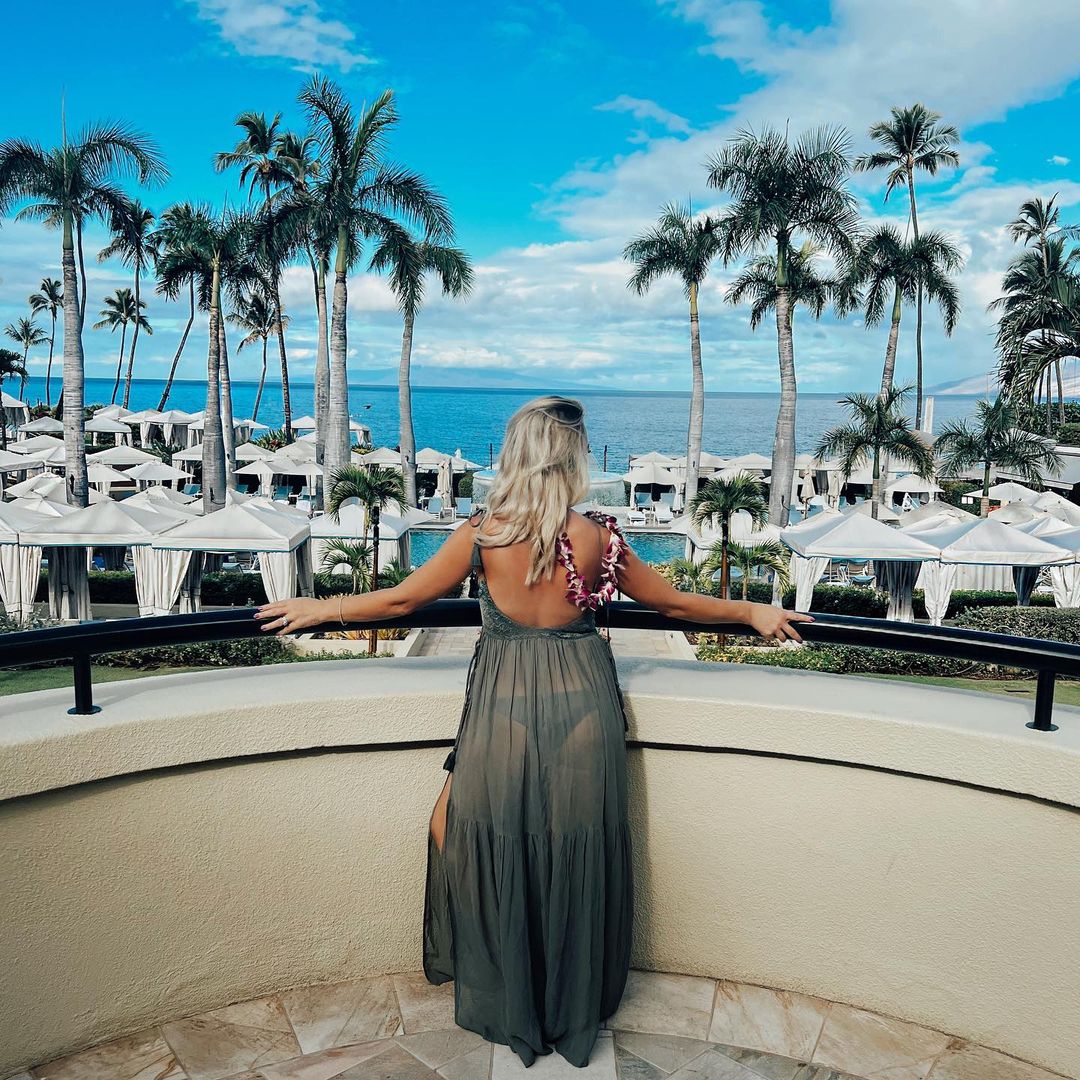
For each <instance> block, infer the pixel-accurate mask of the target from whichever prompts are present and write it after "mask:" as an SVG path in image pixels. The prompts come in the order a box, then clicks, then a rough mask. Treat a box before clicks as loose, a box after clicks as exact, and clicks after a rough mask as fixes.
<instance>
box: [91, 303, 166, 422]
mask: <svg viewBox="0 0 1080 1080" xmlns="http://www.w3.org/2000/svg"><path fill="white" fill-rule="evenodd" d="M145 307H146V302H145V301H144V300H140V301H139V302H138V304H136V302H135V296H134V294H133V293H132V291H131V290H130V289H117V290H116V292H115V293H114V294H113V295H112V296H106V297H105V306H104V307H103V308H102V309H101V318H100V320H99V321H98V322H96V323H94V329H95V330H104V329H108V330H109V332H110V333H113V334H115V333H116V328H117V327H118V326H119V327H120V354H119V355H118V356H117V358H116V380H115V382H114V383H113V391H112V397H111V398H110V399H109V404H110V405H111V404H114V403H115V402H116V395H117V393H119V391H120V375H121V373H122V372H123V370H124V342H125V340H126V338H127V328H128V327H129V326H141V327H142V329H144V330H145V331H146V332H147V334H150V335H152V334H153V333H154V331H153V330H152V329H151V327H150V323H149V322H147V319H146V316H145V315H144V314H143V310H144V309H145ZM125 408H126V406H125Z"/></svg>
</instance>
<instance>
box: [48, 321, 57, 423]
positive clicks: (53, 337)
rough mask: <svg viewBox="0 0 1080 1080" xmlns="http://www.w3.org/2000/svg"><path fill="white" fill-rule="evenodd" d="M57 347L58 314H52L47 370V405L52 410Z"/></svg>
mask: <svg viewBox="0 0 1080 1080" xmlns="http://www.w3.org/2000/svg"><path fill="white" fill-rule="evenodd" d="M55 347H56V312H55V311H53V313H52V334H51V335H50V337H49V366H48V367H47V368H45V405H46V407H48V408H50V409H51V408H52V360H53V349H54V348H55Z"/></svg>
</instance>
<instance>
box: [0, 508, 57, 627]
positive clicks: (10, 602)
mask: <svg viewBox="0 0 1080 1080" xmlns="http://www.w3.org/2000/svg"><path fill="white" fill-rule="evenodd" d="M51 520H52V519H51V518H47V517H45V516H43V515H41V514H35V513H34V512H33V511H30V510H23V509H20V508H19V507H18V506H16V505H15V504H14V503H0V601H3V604H4V610H5V611H6V612H7V614H8V617H9V618H11V619H14V620H15V621H17V622H23V621H25V620H26V619H28V618H29V617H30V616H31V615H32V614H33V611H34V597H35V596H37V590H38V582H39V581H40V580H41V548H40V547H39V546H38V545H36V544H29V543H26V544H24V543H22V542H21V541H20V536H19V534H20V533H23V532H27V531H29V530H34V529H39V528H46V527H47V526H48V524H49V522H50V521H51Z"/></svg>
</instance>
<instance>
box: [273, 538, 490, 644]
mask: <svg viewBox="0 0 1080 1080" xmlns="http://www.w3.org/2000/svg"><path fill="white" fill-rule="evenodd" d="M475 532H476V527H475V526H474V525H473V524H472V523H471V522H470V521H463V522H462V523H461V525H460V526H459V527H458V528H456V529H455V530H454V531H453V532H452V533H451V534H450V536H449V538H448V539H447V540H446V542H445V543H444V544H443V545H442V546H441V547H440V548H439V550H438V551H437V552H435V554H434V555H433V556H432V557H431V558H430V559H428V561H427V562H425V563H424V564H423V566H421V567H420V568H419V569H417V570H414V571H413V572H412V573H411V574H410V575H409V576H408V577H407V578H406V579H405V580H404V581H402V582H401V583H400V584H399V585H395V586H394V587H393V588H392V589H378V590H376V591H375V592H369V593H359V594H353V595H351V596H345V597H338V596H329V597H326V598H325V599H322V600H316V599H314V598H312V597H309V596H297V597H294V598H293V599H291V600H281V601H279V602H278V603H276V604H263V605H262V607H260V608H259V610H258V611H256V612H255V618H256V619H261V620H263V627H262V628H263V630H275V631H277V633H278V634H282V633H290V634H291V633H294V632H295V631H297V630H304V629H306V628H307V627H309V626H322V625H323V624H325V623H336V622H338V621H339V617H340V619H343V620H344V621H345V622H368V621H373V620H376V619H392V618H395V617H397V616H401V615H408V614H409V613H410V612H412V611H415V610H416V609H417V608H419V607H423V606H424V605H425V604H429V603H431V601H432V600H438V599H439V598H440V597H442V596H445V595H446V594H447V593H448V592H449V591H450V590H451V589H452V588H453V587H454V586H455V585H460V584H461V583H462V581H464V580H465V578H466V577H467V576H468V574H469V569H470V562H471V560H472V544H473V535H474V534H475ZM286 618H287V619H288V629H287V630H286V629H285V624H284V622H283V621H282V620H283V619H286Z"/></svg>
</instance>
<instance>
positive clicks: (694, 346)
mask: <svg viewBox="0 0 1080 1080" xmlns="http://www.w3.org/2000/svg"><path fill="white" fill-rule="evenodd" d="M720 251H721V240H720V234H719V230H718V228H717V219H716V218H714V217H712V216H710V215H708V214H704V215H702V216H700V217H696V218H695V217H694V215H693V214H692V213H691V211H690V208H689V207H688V206H681V205H679V204H678V203H669V204H668V205H667V206H665V207H664V209H663V210H662V211H661V213H660V217H659V218H658V219H657V222H656V224H655V225H653V226H652V227H651V228H649V229H648V230H647V231H646V232H644V233H642V235H641V236H638V237H635V238H634V239H633V240H631V241H630V243H628V244H627V245H626V247H625V248H623V258H624V259H628V260H629V261H630V262H632V263H634V264H635V266H634V272H633V273H632V274H631V275H630V280H629V281H628V282H627V286H628V287H629V288H631V289H633V290H634V292H636V293H637V294H638V295H639V296H641V295H642V294H643V293H645V292H647V291H648V289H649V286H650V285H652V284H653V282H654V281H656V280H657V279H658V278H661V277H667V276H668V275H672V276H674V277H677V278H679V279H680V280H681V281H682V285H683V293H684V295H685V296H686V299H687V301H688V302H689V304H690V373H691V380H692V381H691V391H690V419H689V423H688V425H687V432H686V493H685V498H686V501H687V503H689V501H690V500H691V499H693V498H694V496H695V495H696V494H697V489H698V475H699V473H700V471H701V430H702V427H703V425H704V421H705V377H704V373H703V372H702V368H701V329H700V324H699V322H698V293H699V290H700V288H701V283H702V282H703V281H704V280H705V277H706V275H707V274H708V272H709V267H710V266H712V264H713V261H714V260H715V259H716V257H717V256H718V255H719V254H720Z"/></svg>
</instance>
